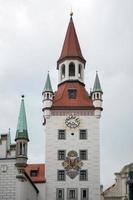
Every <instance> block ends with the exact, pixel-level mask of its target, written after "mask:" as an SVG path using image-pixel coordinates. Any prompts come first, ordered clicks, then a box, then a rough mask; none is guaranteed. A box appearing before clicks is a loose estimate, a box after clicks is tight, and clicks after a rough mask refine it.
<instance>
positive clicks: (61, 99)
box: [52, 81, 94, 109]
mask: <svg viewBox="0 0 133 200" xmlns="http://www.w3.org/2000/svg"><path fill="white" fill-rule="evenodd" d="M69 89H76V90H77V94H76V99H70V98H69V96H68V90H69ZM63 108H64V109H68V108H69V109H71V108H72V109H85V108H86V109H93V108H94V106H93V102H92V99H91V98H90V97H89V95H88V92H87V91H86V89H85V86H84V85H83V84H81V83H79V82H78V81H77V82H65V83H63V84H61V85H59V87H58V90H57V91H56V92H55V96H54V100H53V105H52V109H63Z"/></svg>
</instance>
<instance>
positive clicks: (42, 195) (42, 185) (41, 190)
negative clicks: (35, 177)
mask: <svg viewBox="0 0 133 200" xmlns="http://www.w3.org/2000/svg"><path fill="white" fill-rule="evenodd" d="M36 187H37V188H38V189H39V194H38V200H46V197H45V194H46V183H37V184H36Z"/></svg>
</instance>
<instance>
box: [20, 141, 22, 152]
mask: <svg viewBox="0 0 133 200" xmlns="http://www.w3.org/2000/svg"><path fill="white" fill-rule="evenodd" d="M20 155H22V142H20Z"/></svg>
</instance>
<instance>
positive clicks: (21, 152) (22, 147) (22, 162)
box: [15, 95, 29, 171]
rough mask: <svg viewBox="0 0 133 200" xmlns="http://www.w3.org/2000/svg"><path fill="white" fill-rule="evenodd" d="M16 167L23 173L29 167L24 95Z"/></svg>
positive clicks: (16, 138) (18, 131)
mask: <svg viewBox="0 0 133 200" xmlns="http://www.w3.org/2000/svg"><path fill="white" fill-rule="evenodd" d="M15 141H16V167H17V168H18V170H19V171H23V170H24V168H25V167H26V166H27V146H28V142H29V137H28V130H27V120H26V112H25V105H24V95H22V100H21V106H20V112H19V118H18V124H17V131H16V137H15Z"/></svg>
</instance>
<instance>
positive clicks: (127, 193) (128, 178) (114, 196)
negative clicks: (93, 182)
mask: <svg viewBox="0 0 133 200" xmlns="http://www.w3.org/2000/svg"><path fill="white" fill-rule="evenodd" d="M115 176H116V178H115V183H114V184H113V185H111V186H110V187H109V188H107V189H106V190H105V191H104V192H102V194H101V199H102V200H133V163H131V164H129V165H126V166H124V167H123V169H122V170H121V171H120V172H117V173H115Z"/></svg>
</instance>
